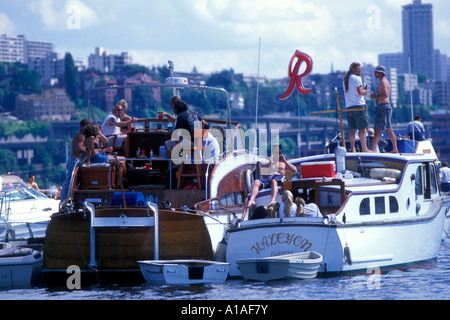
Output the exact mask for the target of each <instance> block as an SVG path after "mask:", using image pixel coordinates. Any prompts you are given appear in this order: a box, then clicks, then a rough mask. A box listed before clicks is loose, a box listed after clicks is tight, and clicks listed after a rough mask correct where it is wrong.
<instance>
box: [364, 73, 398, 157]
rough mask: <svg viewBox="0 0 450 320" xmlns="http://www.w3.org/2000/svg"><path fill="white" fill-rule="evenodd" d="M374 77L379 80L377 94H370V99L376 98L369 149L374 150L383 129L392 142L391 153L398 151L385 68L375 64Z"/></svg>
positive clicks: (389, 87)
mask: <svg viewBox="0 0 450 320" xmlns="http://www.w3.org/2000/svg"><path fill="white" fill-rule="evenodd" d="M374 72H375V78H377V79H378V80H380V84H379V85H378V89H377V94H373V93H372V94H371V95H370V99H376V104H377V109H376V111H375V123H374V126H373V127H374V129H375V136H374V138H373V144H372V148H371V151H375V149H376V147H377V145H378V141H379V140H380V137H381V131H383V130H385V131H386V133H387V134H388V135H389V138H390V139H391V143H392V151H391V152H393V153H398V149H397V138H396V137H395V133H394V130H392V127H391V117H392V107H391V102H390V100H389V96H390V90H391V86H390V84H389V81H388V80H387V79H386V68H385V67H384V66H377V67H376V68H375V70H374Z"/></svg>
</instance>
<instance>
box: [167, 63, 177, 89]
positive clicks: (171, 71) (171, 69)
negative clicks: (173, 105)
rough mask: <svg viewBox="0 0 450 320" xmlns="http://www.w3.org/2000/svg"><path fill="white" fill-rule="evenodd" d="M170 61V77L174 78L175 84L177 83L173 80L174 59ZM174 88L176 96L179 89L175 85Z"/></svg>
mask: <svg viewBox="0 0 450 320" xmlns="http://www.w3.org/2000/svg"><path fill="white" fill-rule="evenodd" d="M168 63H169V70H170V78H171V80H172V85H174V84H175V83H174V81H173V69H174V66H175V65H174V64H173V61H172V60H169V61H168ZM172 90H173V95H174V96H176V95H177V89H176V88H175V86H174V87H173V88H172Z"/></svg>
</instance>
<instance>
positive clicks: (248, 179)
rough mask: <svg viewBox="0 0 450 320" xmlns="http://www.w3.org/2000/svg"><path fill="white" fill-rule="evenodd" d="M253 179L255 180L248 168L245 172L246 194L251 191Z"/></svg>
mask: <svg viewBox="0 0 450 320" xmlns="http://www.w3.org/2000/svg"><path fill="white" fill-rule="evenodd" d="M254 180H255V178H254V177H253V171H252V170H250V169H249V170H247V171H246V172H245V188H246V191H247V194H249V193H251V192H252V187H253V181H254Z"/></svg>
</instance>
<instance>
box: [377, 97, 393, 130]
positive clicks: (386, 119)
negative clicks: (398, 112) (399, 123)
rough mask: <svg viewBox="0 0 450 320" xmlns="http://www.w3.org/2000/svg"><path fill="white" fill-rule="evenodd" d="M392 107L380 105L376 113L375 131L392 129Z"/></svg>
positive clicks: (386, 104)
mask: <svg viewBox="0 0 450 320" xmlns="http://www.w3.org/2000/svg"><path fill="white" fill-rule="evenodd" d="M391 117H392V107H391V105H390V104H389V103H380V104H378V105H377V109H376V111H375V123H374V125H373V127H374V128H375V129H381V130H386V129H389V128H391Z"/></svg>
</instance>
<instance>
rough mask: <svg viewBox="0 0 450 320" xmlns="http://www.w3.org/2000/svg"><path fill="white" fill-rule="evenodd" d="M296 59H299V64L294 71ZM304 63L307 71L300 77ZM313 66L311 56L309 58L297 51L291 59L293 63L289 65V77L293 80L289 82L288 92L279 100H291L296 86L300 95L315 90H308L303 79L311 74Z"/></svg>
mask: <svg viewBox="0 0 450 320" xmlns="http://www.w3.org/2000/svg"><path fill="white" fill-rule="evenodd" d="M295 59H297V63H296V64H295V66H294V69H292V65H293V62H294V60H295ZM302 62H305V63H306V69H305V71H304V72H303V73H302V74H300V75H299V74H298V71H299V70H300V65H301V64H302ZM312 65H313V63H312V59H311V57H310V56H308V55H307V54H306V53H303V52H300V51H298V50H296V51H295V53H294V55H293V56H292V58H291V62H290V63H289V70H288V75H289V78H291V80H290V82H289V86H288V88H287V90H286V92H285V93H284V94H283V95H282V96H281V97H279V98H278V99H280V100H285V99H287V98H289V97H290V96H291V94H292V92H294V87H295V86H296V87H297V90H298V91H299V92H300V93H303V94H307V93H310V92H311V91H312V90H313V89H306V88H305V87H304V86H303V83H302V78H303V77H305V76H307V75H308V74H309V73H310V72H311V70H312Z"/></svg>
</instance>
